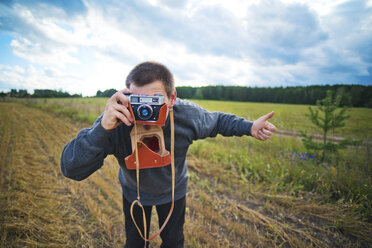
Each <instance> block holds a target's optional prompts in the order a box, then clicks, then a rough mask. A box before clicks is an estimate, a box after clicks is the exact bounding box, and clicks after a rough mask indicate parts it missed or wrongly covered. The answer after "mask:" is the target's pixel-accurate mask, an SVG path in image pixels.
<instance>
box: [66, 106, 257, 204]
mask: <svg viewBox="0 0 372 248" xmlns="http://www.w3.org/2000/svg"><path fill="white" fill-rule="evenodd" d="M173 109H174V125H175V144H174V149H175V154H174V158H175V175H176V178H175V180H176V186H175V200H178V199H180V198H182V197H184V196H185V195H186V190H187V179H188V174H187V162H186V154H187V150H188V148H189V146H190V145H191V144H192V142H193V141H194V140H198V139H204V138H207V137H215V136H216V135H217V134H221V135H223V136H242V135H250V130H251V127H252V122H250V121H246V120H244V119H243V118H239V117H237V116H235V115H232V114H226V113H221V112H209V111H207V110H205V109H203V108H201V107H200V106H198V105H196V104H194V103H191V102H189V101H187V100H181V99H177V102H176V104H175V105H174V107H173ZM102 116H103V114H102V115H101V116H100V117H98V118H97V120H96V121H95V122H94V124H93V126H92V127H91V128H87V129H83V130H81V131H80V132H79V133H78V135H77V137H76V138H74V139H73V140H72V141H70V142H69V143H68V144H67V145H66V146H65V148H64V149H63V152H62V156H61V170H62V173H63V175H65V176H66V177H68V178H71V179H74V180H78V181H80V180H83V179H85V178H87V177H88V176H89V175H91V174H92V173H93V172H95V171H96V170H98V169H99V168H101V166H102V165H103V160H104V159H105V157H106V156H107V155H109V154H113V155H114V156H115V157H116V158H117V160H118V162H119V164H120V167H121V168H120V169H119V180H120V184H121V186H122V190H123V195H124V197H125V198H126V199H127V200H128V201H129V202H132V201H134V200H135V199H137V182H136V171H135V170H128V169H127V168H126V165H125V160H124V159H125V157H127V156H128V155H130V154H131V153H132V144H131V139H130V131H131V130H132V127H133V125H132V126H130V127H128V126H126V125H125V124H121V125H120V126H118V127H117V128H115V129H113V130H109V131H108V130H105V129H104V128H103V127H102V125H101V119H102ZM169 119H170V118H169V116H168V118H167V121H166V124H165V126H164V127H163V133H164V142H165V148H166V149H167V150H168V151H170V121H169ZM171 180H172V177H171V167H170V166H169V165H168V166H164V167H160V168H151V169H141V170H140V196H141V203H142V204H143V205H161V204H165V203H169V202H171V201H172V195H171V190H172V184H171Z"/></svg>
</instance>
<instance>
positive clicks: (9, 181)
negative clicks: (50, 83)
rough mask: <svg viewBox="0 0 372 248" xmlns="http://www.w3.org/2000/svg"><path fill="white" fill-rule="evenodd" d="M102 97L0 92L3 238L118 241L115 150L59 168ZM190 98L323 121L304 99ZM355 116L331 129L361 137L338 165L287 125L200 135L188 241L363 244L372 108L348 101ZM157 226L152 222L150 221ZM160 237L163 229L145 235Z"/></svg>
mask: <svg viewBox="0 0 372 248" xmlns="http://www.w3.org/2000/svg"><path fill="white" fill-rule="evenodd" d="M106 101H107V99H104V98H101V99H92V98H82V99H29V100H27V102H25V101H24V100H20V101H17V102H0V118H1V119H0V138H1V141H0V163H1V164H0V189H1V195H0V200H1V201H0V210H1V212H0V223H1V224H0V225H1V226H0V247H123V245H124V242H125V238H124V237H125V235H124V217H123V214H122V210H121V207H122V205H121V189H120V185H119V182H118V179H117V173H118V170H119V166H118V164H117V162H116V160H115V158H113V157H111V156H109V157H108V158H107V159H106V160H105V162H104V166H103V167H102V168H101V169H100V170H99V171H97V172H96V173H94V174H93V175H92V176H90V177H89V178H88V179H86V180H84V181H82V182H75V181H72V180H70V179H67V178H64V177H63V175H62V173H61V172H60V168H59V159H60V155H61V151H62V149H63V147H64V145H65V144H66V143H67V142H68V141H69V140H71V139H72V138H74V137H75V136H76V134H77V132H78V131H79V130H80V129H81V128H84V127H89V126H90V125H91V123H92V122H93V121H94V120H95V118H96V117H97V116H98V115H99V114H100V113H101V112H102V111H103V109H104V106H105V103H106ZM197 103H198V104H200V105H201V106H203V107H205V108H207V109H209V110H219V111H224V112H232V113H234V114H237V115H239V116H243V117H245V118H247V119H255V118H257V117H259V116H261V115H263V114H266V113H267V112H270V111H271V110H274V111H275V112H276V114H275V116H274V118H273V119H272V122H273V123H274V124H275V125H276V126H277V127H278V128H279V130H287V131H299V130H304V131H307V132H310V133H318V132H319V131H318V130H315V129H313V128H312V126H311V124H310V121H308V120H307V119H306V118H304V114H305V113H307V106H297V105H284V104H257V103H232V102H216V101H197ZM350 116H351V118H350V119H349V120H348V122H347V126H346V127H345V128H343V129H342V130H339V131H337V132H335V133H333V135H335V136H341V137H345V136H351V137H353V138H358V139H363V140H364V144H363V145H362V146H359V147H349V148H348V149H346V150H345V151H344V152H343V153H342V154H340V156H339V160H338V161H337V163H336V162H335V163H334V164H327V165H318V164H315V162H314V161H313V160H311V159H307V160H302V159H300V157H298V156H297V155H295V154H301V155H302V154H304V153H305V150H304V148H303V146H302V144H301V141H300V140H299V139H298V137H291V136H290V135H286V136H282V135H275V136H274V137H272V138H271V139H270V140H269V141H266V142H259V141H256V140H254V139H252V138H251V137H234V138H224V137H221V136H218V137H216V138H214V139H206V140H201V141H197V142H195V143H194V144H193V145H192V146H191V148H190V151H189V155H188V161H189V174H190V180H189V190H188V194H187V213H186V224H185V238H186V241H185V246H186V247H370V246H371V245H372V238H371V233H372V224H371V219H372V218H371V198H372V184H371V180H372V179H371V175H372V168H371V167H372V166H371V161H370V141H371V134H372V124H371V123H372V120H371V118H372V110H370V109H352V110H351V111H350ZM287 133H288V132H287ZM154 218H156V216H155V215H154ZM156 226H157V225H155V221H153V225H152V230H153V231H154V230H156V229H157V228H156ZM159 245H160V240H159V239H156V240H155V241H154V242H152V243H151V247H159Z"/></svg>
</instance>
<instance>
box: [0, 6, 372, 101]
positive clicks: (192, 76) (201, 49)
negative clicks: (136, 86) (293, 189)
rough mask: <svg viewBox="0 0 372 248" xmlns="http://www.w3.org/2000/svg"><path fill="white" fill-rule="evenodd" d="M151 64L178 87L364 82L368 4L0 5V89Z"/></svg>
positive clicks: (368, 79) (117, 75)
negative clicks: (171, 77) (159, 65)
mask: <svg viewBox="0 0 372 248" xmlns="http://www.w3.org/2000/svg"><path fill="white" fill-rule="evenodd" d="M146 60H155V61H158V62H161V63H164V64H165V65H166V66H168V67H169V68H170V69H171V71H172V72H173V73H174V76H175V79H176V85H177V86H181V85H191V86H202V85H219V84H223V85H245V86H263V87H268V86H271V87H275V86H297V85H312V84H363V85H372V0H364V1H359V0H355V1H345V0H329V1H325V0H324V1H323V0H314V1H305V0H280V1H279V0H276V1H274V0H250V1H247V0H229V1H226V0H203V1H199V0H137V1H129V0H128V1H120V0H107V1H99V0H96V1H94V0H92V1H91V0H83V1H79V0H69V1H67V0H54V1H52V0H50V1H47V0H44V1H32V0H24V1H22V0H20V1H8V0H1V1H0V91H9V90H10V89H12V88H15V89H27V90H28V91H29V92H31V93H32V92H33V89H56V90H59V89H62V90H63V91H68V92H70V93H82V94H83V95H84V96H89V95H95V93H96V92H97V90H105V89H108V88H115V89H122V88H124V81H125V77H126V75H127V74H128V72H129V71H130V70H131V69H132V68H133V66H135V65H136V64H138V63H140V62H143V61H146Z"/></svg>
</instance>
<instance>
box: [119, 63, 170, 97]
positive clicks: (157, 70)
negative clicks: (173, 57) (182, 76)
mask: <svg viewBox="0 0 372 248" xmlns="http://www.w3.org/2000/svg"><path fill="white" fill-rule="evenodd" d="M157 80H159V81H161V82H162V83H163V85H164V89H165V92H166V93H167V96H168V97H169V98H170V97H171V95H172V93H173V90H174V79H173V74H172V73H171V72H170V71H169V69H168V68H167V67H166V66H164V65H162V64H160V63H158V62H153V61H146V62H143V63H140V64H138V65H136V66H135V67H134V68H133V69H132V70H131V72H130V73H129V74H128V76H127V79H126V81H125V84H126V86H127V88H128V89H129V87H130V85H131V84H132V83H134V84H135V85H137V86H139V87H141V86H144V85H147V84H150V83H152V82H154V81H157Z"/></svg>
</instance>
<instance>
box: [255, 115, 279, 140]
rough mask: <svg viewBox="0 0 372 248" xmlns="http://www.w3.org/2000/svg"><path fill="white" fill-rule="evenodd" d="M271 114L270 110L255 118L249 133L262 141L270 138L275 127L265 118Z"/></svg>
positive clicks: (268, 117)
mask: <svg viewBox="0 0 372 248" xmlns="http://www.w3.org/2000/svg"><path fill="white" fill-rule="evenodd" d="M273 115H274V112H271V113H268V114H267V115H264V116H261V117H260V118H258V119H257V120H255V121H254V122H253V124H252V127H251V135H252V136H253V137H255V138H256V139H258V140H262V141H265V140H267V139H268V138H270V136H271V135H272V133H273V132H276V127H275V126H274V125H273V124H271V123H270V122H268V121H267V120H268V119H270V118H271V117H273Z"/></svg>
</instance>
